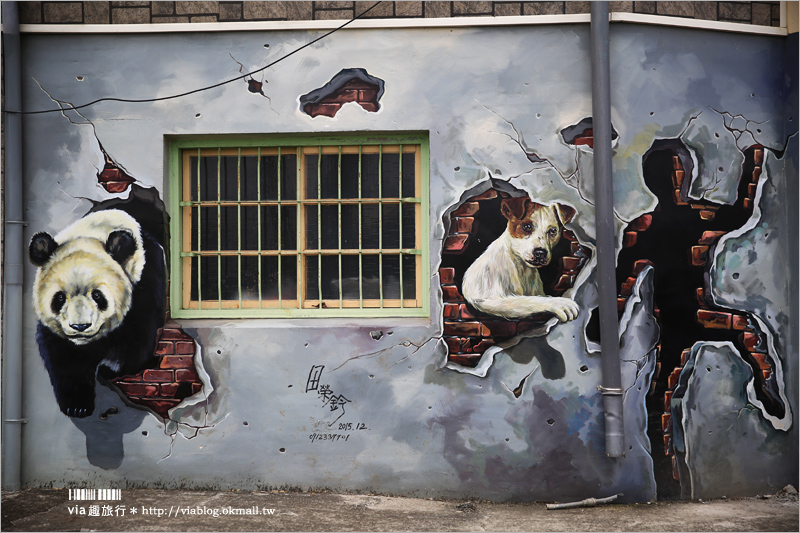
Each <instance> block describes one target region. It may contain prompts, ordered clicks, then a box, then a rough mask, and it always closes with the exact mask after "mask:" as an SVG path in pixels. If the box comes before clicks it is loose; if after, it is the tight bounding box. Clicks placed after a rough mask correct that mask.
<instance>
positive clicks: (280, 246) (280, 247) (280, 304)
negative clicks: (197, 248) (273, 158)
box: [259, 146, 283, 308]
mask: <svg viewBox="0 0 800 533" xmlns="http://www.w3.org/2000/svg"><path fill="white" fill-rule="evenodd" d="M277 168H278V175H277V176H276V177H275V179H276V181H277V182H278V307H279V308H282V307H283V294H282V292H281V290H282V286H283V278H282V276H281V274H282V273H281V265H282V263H283V253H282V250H283V243H282V242H281V218H282V217H281V148H280V146H279V147H278V165H277ZM260 219H261V217H260V216H259V220H260ZM260 263H261V259H259V264H260Z"/></svg>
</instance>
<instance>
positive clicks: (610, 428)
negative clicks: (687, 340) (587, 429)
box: [591, 2, 625, 457]
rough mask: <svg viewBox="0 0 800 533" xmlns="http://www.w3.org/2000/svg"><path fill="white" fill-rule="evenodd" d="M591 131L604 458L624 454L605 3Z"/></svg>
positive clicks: (600, 10) (597, 19) (597, 27)
mask: <svg viewBox="0 0 800 533" xmlns="http://www.w3.org/2000/svg"><path fill="white" fill-rule="evenodd" d="M591 21H592V24H591V26H592V29H591V33H592V129H593V138H594V141H593V144H594V150H593V151H594V183H595V185H594V190H595V217H596V222H595V227H596V228H597V237H596V243H597V277H596V279H597V288H598V292H599V296H600V304H599V311H600V352H601V356H600V357H601V367H602V374H603V376H602V385H600V386H598V387H597V388H598V390H600V392H601V393H602V394H603V409H604V411H605V430H606V455H607V456H609V457H621V456H622V455H624V448H625V443H624V439H625V436H624V428H623V424H622V376H621V373H620V362H619V333H618V331H619V323H618V320H617V276H616V254H615V246H616V238H615V235H614V187H613V179H612V172H611V140H612V139H611V83H610V80H609V78H610V76H609V70H610V68H609V59H608V2H591Z"/></svg>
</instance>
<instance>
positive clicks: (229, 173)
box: [219, 155, 239, 201]
mask: <svg viewBox="0 0 800 533" xmlns="http://www.w3.org/2000/svg"><path fill="white" fill-rule="evenodd" d="M238 164H239V158H238V157H237V156H233V155H224V156H222V164H221V165H220V176H219V188H220V191H221V193H220V198H221V199H222V200H229V201H236V200H238V194H239V171H238Z"/></svg>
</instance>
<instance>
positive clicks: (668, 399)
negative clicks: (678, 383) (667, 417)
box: [664, 390, 674, 411]
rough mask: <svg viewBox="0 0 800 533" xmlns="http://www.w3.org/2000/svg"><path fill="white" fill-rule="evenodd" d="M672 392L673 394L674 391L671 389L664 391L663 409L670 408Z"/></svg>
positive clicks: (667, 409)
mask: <svg viewBox="0 0 800 533" xmlns="http://www.w3.org/2000/svg"><path fill="white" fill-rule="evenodd" d="M673 394H674V391H671V390H668V391H667V392H665V393H664V411H669V410H670V408H671V407H670V402H672V395H673Z"/></svg>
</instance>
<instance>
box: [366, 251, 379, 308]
mask: <svg viewBox="0 0 800 533" xmlns="http://www.w3.org/2000/svg"><path fill="white" fill-rule="evenodd" d="M379 269H380V265H379V261H378V256H377V255H363V256H362V257H361V272H362V273H363V279H362V284H363V289H364V292H363V294H364V299H365V300H367V299H369V300H377V299H378V298H380V297H381V289H380V282H379V280H380V277H379Z"/></svg>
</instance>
